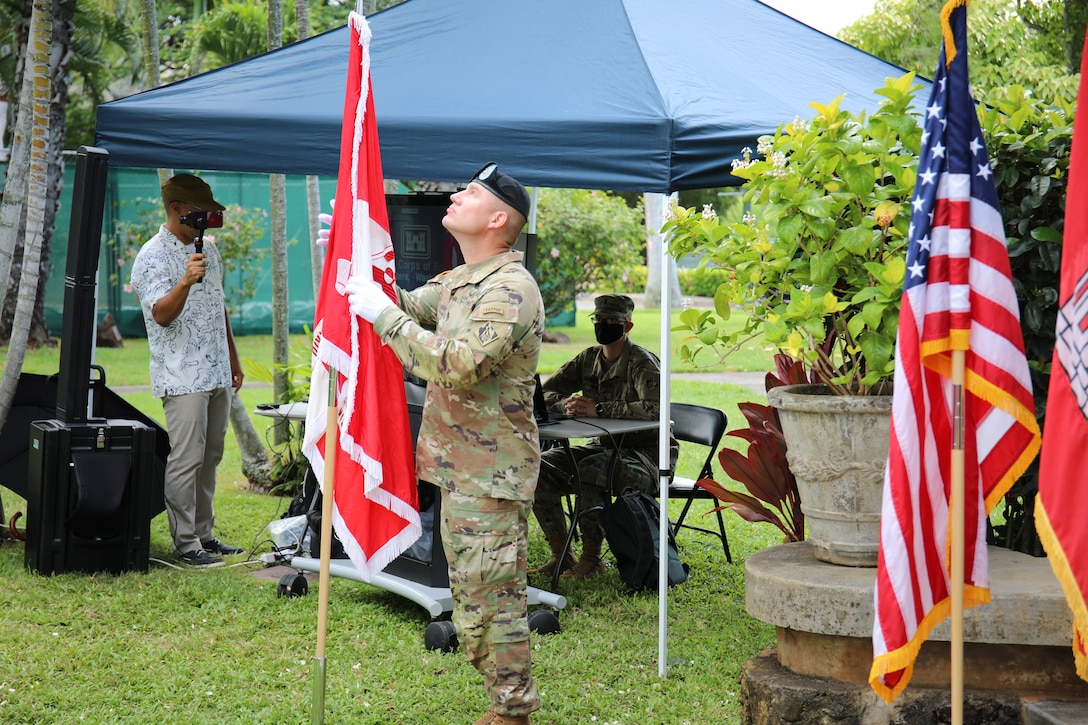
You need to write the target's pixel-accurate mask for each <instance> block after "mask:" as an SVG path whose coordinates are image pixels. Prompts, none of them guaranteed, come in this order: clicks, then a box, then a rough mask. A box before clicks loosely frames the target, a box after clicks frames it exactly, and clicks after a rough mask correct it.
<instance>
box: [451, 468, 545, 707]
mask: <svg viewBox="0 0 1088 725" xmlns="http://www.w3.org/2000/svg"><path fill="white" fill-rule="evenodd" d="M528 516H529V502H528V501H510V500H507V499H498V498H479V497H476V496H464V495H462V494H458V493H455V492H453V491H449V490H447V489H442V543H443V545H444V547H445V549H446V563H447V564H448V565H449V574H450V593H451V594H452V596H453V624H454V626H455V627H456V628H457V638H458V641H459V642H460V644H461V649H462V651H464V653H465V655H466V656H468V659H469V662H471V663H472V665H473V666H474V667H475V668H476V669H477V670H478V671H479V672H480V674H481V675H483V677H484V687H485V689H486V690H487V694H488V697H489V698H490V699H491V709H492V710H493V711H494V712H496V713H499V714H501V715H515V716H516V715H527V714H529V713H531V712H533V711H535V710H537V709H539V708H540V695H539V694H538V693H537V687H536V682H535V681H534V680H533V678H532V675H531V674H530V664H531V657H530V649H529V616H528V604H529V596H528V592H527V590H526V589H527V586H528V581H527V574H526V569H527V564H526V551H527V546H528Z"/></svg>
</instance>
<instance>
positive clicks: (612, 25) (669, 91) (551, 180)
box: [96, 0, 903, 193]
mask: <svg viewBox="0 0 1088 725" xmlns="http://www.w3.org/2000/svg"><path fill="white" fill-rule="evenodd" d="M369 21H370V25H371V28H372V30H373V33H374V40H373V44H372V51H373V57H374V61H373V67H372V74H373V84H374V98H375V103H376V106H377V111H376V113H377V114H378V130H379V135H380V137H381V146H382V163H383V166H384V171H385V175H386V176H387V177H389V178H394V179H424V180H430V181H463V180H464V179H467V178H469V177H470V176H471V175H472V173H473V172H475V171H476V169H477V168H479V165H480V164H481V163H483V162H485V161H487V160H489V159H495V160H498V161H500V162H501V163H502V165H503V169H504V170H506V171H507V172H509V173H511V174H513V175H514V176H516V177H517V178H519V179H521V180H522V181H523V182H524V183H526V184H528V185H530V186H544V187H575V188H586V189H614V190H630V191H650V192H663V193H667V192H671V191H676V190H680V189H698V188H710V187H716V186H727V185H730V184H735V183H737V182H738V180H737V179H736V178H735V177H733V176H732V175H731V174H730V162H731V161H732V160H733V159H734V158H738V157H739V156H740V155H741V153H740V151H741V149H742V148H743V147H745V146H749V147H752V148H755V140H756V139H757V138H758V137H759V136H760V135H762V134H766V133H771V132H773V131H774V129H775V128H776V127H777V126H778V125H779V124H781V123H783V122H784V121H789V120H792V119H793V118H794V117H795V116H801V117H802V118H806V117H809V116H811V115H812V109H811V108H810V107H809V106H808V103H809V102H812V101H818V102H820V103H827V102H829V101H831V100H832V99H833V98H835V97H836V96H838V95H839V94H842V93H845V94H846V98H845V100H844V102H843V106H844V107H845V108H849V109H852V110H861V109H863V108H867V109H872V108H875V107H876V106H877V104H878V101H879V98H878V97H877V96H875V95H874V94H873V91H874V90H875V89H877V88H879V87H881V86H882V85H883V83H884V79H885V78H886V77H889V76H899V75H901V74H902V73H903V71H902V69H900V68H897V67H896V66H894V65H891V64H889V63H886V62H884V61H882V60H879V59H878V58H875V57H873V56H871V55H868V54H867V53H864V52H862V51H860V50H858V49H856V48H854V47H852V46H850V45H847V44H846V43H843V42H841V41H839V40H836V39H835V38H832V37H830V36H827V35H824V34H823V33H820V32H819V31H816V30H813V29H812V28H809V27H808V26H806V25H803V24H801V23H800V22H798V21H796V20H794V19H793V18H790V17H789V16H787V15H784V14H782V13H780V12H779V11H777V10H774V9H773V8H770V7H767V6H766V5H763V4H762V3H760V2H756V0H684V2H682V3H663V2H661V1H660V0H592V1H590V2H587V1H586V0H550V1H549V2H528V1H525V0H521V1H515V2H511V1H510V0H458V2H448V0H408V2H405V3H403V4H401V5H397V6H395V7H393V8H390V9H389V10H386V11H383V12H380V13H377V14H375V15H373V16H372V17H371V18H370V19H369ZM346 44H347V29H346V26H345V27H344V28H341V29H338V30H333V31H330V32H328V33H325V34H323V35H320V36H316V37H314V38H310V39H308V40H305V41H302V42H300V43H295V44H294V45H290V46H287V47H284V48H282V49H279V50H276V51H272V52H269V53H266V54H264V55H261V56H257V57H254V58H251V59H249V60H245V61H242V62H240V63H236V64H234V65H231V66H227V67H224V68H220V69H218V70H214V71H211V72H209V73H204V74H202V75H199V76H195V77H192V78H189V79H186V80H183V81H179V82H177V83H174V84H171V85H167V86H163V87H161V88H156V89H153V90H150V91H145V92H143V93H139V94H136V95H134V96H130V97H128V98H123V99H120V100H117V101H113V102H110V103H106V104H104V105H102V106H100V107H99V109H98V118H97V133H96V145H98V146H101V147H102V148H105V149H106V150H108V151H109V152H110V163H111V164H112V165H115V166H138V167H160V166H161V167H168V168H192V169H208V170H211V169H221V170H232V171H254V172H264V173H285V174H317V175H324V176H335V175H336V170H337V168H338V161H339V158H338V154H339V142H340V120H341V119H340V115H341V112H342V109H343V93H344V84H345V76H346V71H345V67H344V65H345V64H344V48H345V47H346Z"/></svg>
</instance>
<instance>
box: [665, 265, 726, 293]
mask: <svg viewBox="0 0 1088 725" xmlns="http://www.w3.org/2000/svg"><path fill="white" fill-rule="evenodd" d="M676 272H677V275H679V277H680V294H681V295H683V296H684V297H713V296H714V293H715V292H717V291H718V286H719V285H722V284H725V282H727V281H728V280H729V271H728V270H726V269H723V268H722V267H696V268H694V269H678V270H676Z"/></svg>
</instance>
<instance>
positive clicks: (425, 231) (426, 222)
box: [385, 191, 536, 290]
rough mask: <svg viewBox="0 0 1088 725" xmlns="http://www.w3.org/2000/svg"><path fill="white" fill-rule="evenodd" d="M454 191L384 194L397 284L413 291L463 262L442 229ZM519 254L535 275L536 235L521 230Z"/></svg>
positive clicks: (444, 229) (516, 247)
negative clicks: (394, 257) (521, 254)
mask: <svg viewBox="0 0 1088 725" xmlns="http://www.w3.org/2000/svg"><path fill="white" fill-rule="evenodd" d="M452 194H453V192H449V191H436V192H421V193H416V194H387V195H386V197H385V202H386V207H387V208H388V210H389V232H390V234H391V235H392V237H393V253H394V254H395V255H396V266H397V284H398V285H399V286H400V288H401V289H403V290H413V289H415V288H416V287H419V286H420V285H422V284H424V283H425V282H426V281H427V280H429V279H431V278H432V277H434V276H435V275H437V274H440V273H442V272H445V271H446V270H449V269H453V268H454V267H456V266H457V265H459V264H461V263H462V262H464V259H463V258H462V257H461V250H460V249H459V248H458V246H457V241H456V240H455V239H454V238H453V236H452V235H451V234H450V233H449V232H447V231H446V228H445V227H443V226H442V218H443V217H445V216H446V208H447V207H448V206H449V205H450V196H452ZM514 249H516V250H518V251H519V252H522V253H523V254H524V255H525V257H524V260H525V267H526V269H528V270H529V272H530V274H535V273H536V235H535V234H526V233H525V232H524V231H523V232H522V234H521V236H519V237H518V240H517V242H516V243H515V244H514Z"/></svg>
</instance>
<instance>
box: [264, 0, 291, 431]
mask: <svg viewBox="0 0 1088 725" xmlns="http://www.w3.org/2000/svg"><path fill="white" fill-rule="evenodd" d="M282 45H283V3H282V0H272V1H271V2H269V3H268V49H269V50H276V49H277V48H279V47H281V46H282ZM269 191H270V196H271V199H270V207H271V211H272V240H271V242H272V394H273V396H274V399H275V400H276V402H278V403H287V402H289V401H288V400H287V397H286V396H287V390H288V387H289V385H288V383H289V381H288V379H287V373H286V371H285V368H286V367H287V365H288V364H289V362H290V360H289V357H290V348H291V340H290V324H291V319H290V315H289V314H288V312H289V307H288V300H289V297H288V294H287V177H285V176H284V175H283V174H272V175H271V176H270V177H269ZM290 435H291V430H290V427H289V424H288V423H287V421H280V422H278V423H277V424H276V426H275V428H274V429H273V436H272V440H273V441H275V443H276V444H277V445H280V444H283V443H286V442H287V440H288V438H289V437H290Z"/></svg>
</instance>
